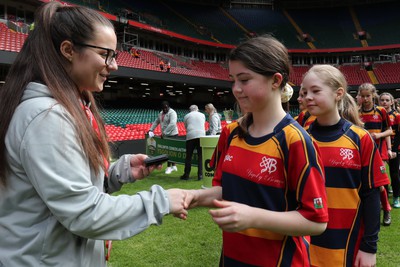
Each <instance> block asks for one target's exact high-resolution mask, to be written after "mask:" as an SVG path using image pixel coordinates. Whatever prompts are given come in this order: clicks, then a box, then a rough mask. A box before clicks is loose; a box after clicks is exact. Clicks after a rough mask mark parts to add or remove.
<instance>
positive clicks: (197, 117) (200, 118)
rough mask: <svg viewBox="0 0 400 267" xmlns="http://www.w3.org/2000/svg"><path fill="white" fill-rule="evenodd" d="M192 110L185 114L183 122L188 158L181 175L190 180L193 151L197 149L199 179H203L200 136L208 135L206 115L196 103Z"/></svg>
mask: <svg viewBox="0 0 400 267" xmlns="http://www.w3.org/2000/svg"><path fill="white" fill-rule="evenodd" d="M189 110H190V112H189V113H188V114H186V115H185V117H184V118H183V122H184V124H185V128H186V158H185V171H184V173H183V175H182V176H181V179H182V180H188V179H189V175H190V171H191V168H192V164H191V162H192V156H193V152H194V150H195V149H196V150H197V157H198V160H197V167H198V169H197V180H201V179H203V174H202V173H203V156H202V155H203V153H202V151H201V148H200V137H202V136H205V135H206V130H205V127H204V124H205V122H206V116H205V115H204V114H203V113H201V112H199V108H198V107H197V106H196V105H191V106H190V107H189Z"/></svg>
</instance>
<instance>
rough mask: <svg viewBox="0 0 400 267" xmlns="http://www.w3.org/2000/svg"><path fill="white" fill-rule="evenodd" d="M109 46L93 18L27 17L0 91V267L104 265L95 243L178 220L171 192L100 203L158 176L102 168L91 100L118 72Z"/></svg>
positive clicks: (126, 159)
mask: <svg viewBox="0 0 400 267" xmlns="http://www.w3.org/2000/svg"><path fill="white" fill-rule="evenodd" d="M60 25H62V27H60ZM116 47H117V38H116V35H115V32H114V27H113V24H112V23H111V22H110V21H109V20H108V19H106V18H104V17H103V16H102V15H100V14H99V13H98V12H96V11H95V10H92V9H89V8H86V7H82V6H65V5H62V4H60V3H59V2H56V1H54V2H49V3H46V4H43V5H42V6H41V7H40V8H39V9H38V10H37V12H36V14H35V28H34V29H33V31H31V32H30V34H29V35H28V37H27V39H26V41H25V43H24V45H23V47H22V49H21V51H20V52H19V53H18V55H17V56H16V59H15V61H14V63H13V65H12V67H11V69H10V70H9V73H8V75H7V78H6V81H5V84H4V85H3V87H2V88H1V90H0V159H1V160H0V190H1V193H0V229H1V230H0V265H1V266H90V267H91V266H93V267H94V266H96V267H99V266H100V267H101V266H106V265H107V263H106V259H107V258H108V256H109V254H107V253H106V251H105V243H104V240H121V239H125V238H128V237H131V236H133V235H136V234H138V233H140V232H142V231H143V230H145V229H146V228H148V227H149V226H150V225H152V224H157V225H158V224H161V223H162V219H163V217H164V216H165V215H167V214H169V213H173V214H175V215H177V216H180V217H181V218H185V217H186V211H185V207H184V204H185V203H184V198H185V196H186V194H185V192H184V191H182V190H180V189H169V190H164V189H163V188H162V187H160V186H157V185H155V186H152V187H151V189H150V191H143V192H138V193H137V194H135V195H119V196H112V195H110V194H107V193H113V192H115V191H118V190H119V189H120V188H121V187H122V185H123V184H125V183H132V182H135V181H136V180H140V179H143V178H144V177H146V176H148V175H149V174H150V173H151V172H152V171H153V170H154V169H155V168H158V169H161V166H158V167H154V166H153V167H146V166H145V164H144V160H145V159H146V158H147V156H146V155H144V154H136V155H123V156H122V157H121V158H119V159H117V160H116V162H114V163H113V164H111V165H110V162H109V158H110V152H109V146H108V142H107V135H106V132H105V127H104V123H103V121H102V119H101V116H100V113H99V111H98V108H97V105H96V102H95V99H94V97H93V93H95V92H101V91H102V90H103V86H104V82H105V81H106V79H107V78H108V77H109V75H110V73H111V72H113V71H115V70H117V69H118V66H117V63H116V60H115V58H116V56H117V53H116V52H115V49H116ZM107 244H109V242H107ZM108 248H109V250H108V251H110V249H111V247H110V246H109V245H108Z"/></svg>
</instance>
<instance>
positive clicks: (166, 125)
mask: <svg viewBox="0 0 400 267" xmlns="http://www.w3.org/2000/svg"><path fill="white" fill-rule="evenodd" d="M161 108H162V110H161V111H160V113H159V114H158V117H157V119H155V121H154V122H153V124H152V125H151V127H150V130H149V136H150V137H153V136H154V133H153V131H154V129H155V128H156V127H157V126H158V125H159V124H160V127H161V137H172V138H174V137H177V136H178V126H177V121H178V115H177V114H176V111H175V110H173V109H172V108H170V106H169V103H168V102H167V101H163V102H162V103H161ZM177 170H178V168H177V167H176V164H175V163H173V162H170V161H168V167H167V169H166V170H165V173H166V174H170V173H171V172H173V171H177Z"/></svg>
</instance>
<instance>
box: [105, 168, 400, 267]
mask: <svg viewBox="0 0 400 267" xmlns="http://www.w3.org/2000/svg"><path fill="white" fill-rule="evenodd" d="M164 165H165V164H164ZM177 166H178V172H173V173H172V174H170V175H166V174H164V172H163V171H155V172H153V173H152V174H151V176H150V177H148V178H146V179H144V180H141V181H137V182H135V183H133V184H128V185H125V186H124V187H123V188H122V190H121V191H120V192H118V194H129V195H131V194H135V193H136V192H138V191H143V190H148V189H149V188H150V186H151V185H153V184H159V185H161V186H163V187H164V188H166V189H168V188H186V189H199V188H201V186H202V185H203V182H202V181H197V180H196V178H195V177H196V173H197V169H196V168H195V167H193V168H192V177H191V179H190V180H188V181H181V180H180V179H179V177H180V176H181V175H182V173H183V165H177ZM390 203H391V200H390ZM207 210H208V209H207V208H197V209H193V210H190V211H189V216H188V219H187V220H186V221H183V220H180V219H177V218H175V217H173V216H171V215H168V216H166V217H164V220H163V223H162V225H160V226H151V227H149V228H148V229H147V230H145V231H144V232H142V233H140V234H138V235H136V236H134V237H132V238H129V239H126V240H122V241H113V249H112V252H111V260H110V262H109V266H111V267H130V266H139V267H142V266H143V267H146V266H163V267H167V266H171V267H176V266H179V267H182V266H190V267H195V266H199V267H200V266H202V267H204V266H207V267H213V266H218V263H219V257H220V250H221V244H222V241H221V240H222V239H221V230H220V229H219V228H218V227H217V226H216V225H215V224H214V223H213V222H212V220H211V217H210V216H209V214H208V212H207ZM399 225H400V209H393V210H392V225H391V226H389V227H384V226H382V227H381V232H380V235H379V238H380V241H379V244H378V255H377V266H382V267H392V266H393V267H398V266H400V255H399V254H398V253H399V251H398V249H399V241H400V228H399Z"/></svg>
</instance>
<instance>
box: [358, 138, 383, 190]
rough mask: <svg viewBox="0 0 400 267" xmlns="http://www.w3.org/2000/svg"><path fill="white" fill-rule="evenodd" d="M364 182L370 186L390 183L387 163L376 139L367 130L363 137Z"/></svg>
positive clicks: (362, 161)
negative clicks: (382, 156) (377, 145)
mask: <svg viewBox="0 0 400 267" xmlns="http://www.w3.org/2000/svg"><path fill="white" fill-rule="evenodd" d="M361 148H362V151H363V153H362V154H361V164H362V183H363V185H364V186H367V187H368V188H374V187H379V186H382V185H387V184H389V177H388V175H387V170H386V168H385V164H384V162H383V160H382V158H381V155H380V153H379V151H378V149H377V147H376V145H375V141H374V140H372V138H371V136H370V135H369V134H368V133H367V132H366V133H365V134H364V135H363V136H362V137H361Z"/></svg>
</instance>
